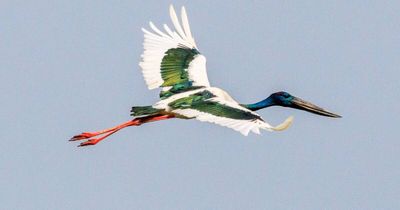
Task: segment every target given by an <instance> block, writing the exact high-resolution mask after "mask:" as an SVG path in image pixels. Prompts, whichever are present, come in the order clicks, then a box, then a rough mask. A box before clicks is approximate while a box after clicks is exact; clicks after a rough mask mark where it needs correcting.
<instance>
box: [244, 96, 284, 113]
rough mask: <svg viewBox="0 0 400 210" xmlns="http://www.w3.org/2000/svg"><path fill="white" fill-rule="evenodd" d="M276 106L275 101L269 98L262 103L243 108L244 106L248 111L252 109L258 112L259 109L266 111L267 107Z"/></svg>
mask: <svg viewBox="0 0 400 210" xmlns="http://www.w3.org/2000/svg"><path fill="white" fill-rule="evenodd" d="M274 105H276V104H275V102H274V100H273V99H272V98H270V97H268V98H266V99H264V100H262V101H259V102H257V103H254V104H242V106H244V107H246V108H247V109H250V110H252V111H257V110H259V109H264V108H266V107H269V106H274Z"/></svg>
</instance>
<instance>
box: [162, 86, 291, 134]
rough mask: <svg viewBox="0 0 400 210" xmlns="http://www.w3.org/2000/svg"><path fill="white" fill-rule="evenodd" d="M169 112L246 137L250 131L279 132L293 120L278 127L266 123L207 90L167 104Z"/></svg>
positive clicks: (251, 112) (256, 115) (253, 113)
mask: <svg viewBox="0 0 400 210" xmlns="http://www.w3.org/2000/svg"><path fill="white" fill-rule="evenodd" d="M169 107H170V108H171V109H172V110H171V112H173V113H175V114H178V115H180V116H183V117H187V118H195V119H197V120H200V121H203V122H211V123H215V124H218V125H221V126H225V127H228V128H231V129H233V130H236V131H239V132H240V133H241V134H243V135H245V136H247V135H248V134H249V132H250V131H252V132H254V133H257V134H260V129H264V130H269V131H280V130H284V129H286V128H288V127H289V126H290V124H291V123H292V120H293V118H292V117H289V118H288V119H286V120H285V121H284V122H283V123H281V124H280V125H278V126H275V127H274V126H271V125H269V124H268V123H266V122H265V121H264V120H263V119H262V118H261V117H260V116H259V115H258V114H257V113H256V112H253V111H251V110H248V109H246V108H244V107H242V106H240V105H239V104H238V103H236V102H233V101H228V100H225V99H223V98H221V97H216V96H215V95H213V94H212V93H210V92H208V91H207V90H205V91H203V92H198V93H195V94H192V95H190V96H188V97H185V98H180V99H178V100H176V101H173V102H171V103H170V104H169Z"/></svg>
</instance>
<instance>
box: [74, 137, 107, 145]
mask: <svg viewBox="0 0 400 210" xmlns="http://www.w3.org/2000/svg"><path fill="white" fill-rule="evenodd" d="M101 140H102V138H96V139H89V140H87V141H84V142H82V143H80V144H79V145H78V147H85V146H90V145H95V144H97V143H98V142H99V141H101Z"/></svg>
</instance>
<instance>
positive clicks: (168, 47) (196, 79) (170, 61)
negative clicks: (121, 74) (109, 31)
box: [139, 5, 210, 97]
mask: <svg viewBox="0 0 400 210" xmlns="http://www.w3.org/2000/svg"><path fill="white" fill-rule="evenodd" d="M181 11H182V12H181V19H182V20H181V22H180V20H179V19H178V16H177V15H176V12H175V9H174V8H173V6H172V5H171V6H170V11H169V12H170V16H171V20H172V23H173V25H174V30H171V29H170V28H169V27H168V25H166V24H164V25H163V29H164V30H165V32H164V31H161V30H160V29H159V28H157V27H156V26H155V25H154V23H153V22H151V21H150V22H149V26H150V28H151V31H148V30H146V29H144V28H142V31H143V33H144V43H143V47H144V52H143V54H142V55H141V57H142V61H141V62H140V63H139V66H140V67H141V69H142V74H143V77H144V80H145V82H146V84H147V86H148V88H149V89H155V88H159V87H162V88H163V92H164V91H165V92H168V95H170V94H173V93H175V92H177V91H182V90H184V89H185V88H190V87H191V86H196V87H209V86H210V83H209V81H208V77H207V70H206V59H205V57H204V56H203V55H201V54H200V52H199V51H198V49H197V47H196V44H195V41H194V39H193V36H192V33H191V31H190V26H189V20H188V17H187V14H186V10H185V8H183V7H182V10H181ZM181 23H182V25H181ZM164 95H165V94H164ZM160 96H161V95H160ZM161 97H164V96H161Z"/></svg>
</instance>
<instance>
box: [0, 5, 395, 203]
mask: <svg viewBox="0 0 400 210" xmlns="http://www.w3.org/2000/svg"><path fill="white" fill-rule="evenodd" d="M170 3H173V4H174V5H175V6H176V7H177V8H178V7H180V6H182V5H184V6H185V7H186V9H187V12H188V16H189V21H190V24H191V29H192V33H193V35H194V37H195V39H196V43H197V46H198V47H199V50H200V52H201V53H202V54H204V55H205V56H206V57H207V69H208V77H209V80H210V83H211V84H212V85H213V86H216V87H219V88H222V89H224V90H226V91H227V92H229V93H230V94H231V95H232V97H233V98H235V99H236V100H238V101H240V102H241V103H252V102H256V101H259V100H261V99H264V98H266V97H267V96H269V95H270V94H271V93H272V92H276V91H281V90H284V91H287V92H289V93H291V94H292V95H295V96H298V97H300V98H303V99H305V100H308V101H310V102H313V103H315V104H317V105H319V106H321V107H324V108H326V109H328V110H330V111H333V112H335V113H338V114H340V115H342V116H343V118H341V119H331V118H325V117H321V116H318V115H313V114H310V113H307V112H303V111H298V110H294V109H287V108H281V107H271V108H268V109H265V110H260V111H259V114H260V115H261V116H262V117H263V118H264V119H265V120H266V121H267V122H269V123H271V124H274V125H276V124H278V123H280V122H281V121H283V120H284V119H285V118H286V117H288V116H291V115H293V116H294V117H295V118H294V123H293V125H292V126H291V127H290V128H289V129H288V130H286V131H284V132H274V133H271V132H263V133H262V135H254V134H253V135H249V136H248V137H244V136H242V135H240V133H238V132H235V131H233V130H230V129H227V128H224V127H219V126H216V125H213V124H207V123H202V122H198V121H195V120H177V119H171V120H168V121H161V122H157V123H152V124H146V125H143V126H141V127H130V128H127V129H124V130H122V131H120V132H118V133H116V134H114V135H113V136H111V137H109V138H108V139H106V140H104V141H103V142H101V143H99V144H98V145H96V146H93V147H85V148H79V147H76V146H77V144H76V143H71V142H68V141H67V140H68V139H69V138H70V137H72V136H73V135H75V134H78V133H80V132H83V131H96V130H99V129H104V128H107V127H110V126H114V125H116V124H119V123H122V122H125V121H127V120H129V119H131V118H130V116H129V114H130V113H129V111H130V108H131V106H133V105H151V104H152V103H155V102H156V101H157V100H158V98H157V97H158V91H157V90H153V91H149V90H147V87H146V85H145V83H144V81H143V78H142V75H141V73H140V69H139V66H138V62H139V61H140V54H141V53H142V42H143V35H142V32H141V30H140V29H141V27H148V21H150V20H152V21H153V22H154V23H155V24H156V25H161V24H163V23H168V24H169V25H171V22H170V20H169V16H168V6H169V4H170ZM399 10H400V3H399V2H398V1H385V0H383V1H359V0H355V1H339V0H338V1H311V0H310V1H278V0H276V1H258V0H253V1H211V0H202V1H172V2H171V1H154V0H149V1H146V2H143V1H135V0H130V1H124V0H121V1H90V0H88V1H77V0H71V1H43V0H42V1H8V0H5V1H1V3H0V95H1V109H0V119H1V120H0V127H1V131H2V132H0V171H1V173H0V186H1V187H0V209H400V202H399V200H400V163H399V161H398V160H399V159H400V139H399V137H398V136H399V135H398V131H399V130H398V126H399V125H400V120H399V117H400V111H399V110H400V109H399V108H398V106H399V102H400V83H399V79H398V78H399V76H400V73H399V66H400V38H399V37H400V36H399V34H400V24H399V23H400V13H399V12H398V11H399Z"/></svg>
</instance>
